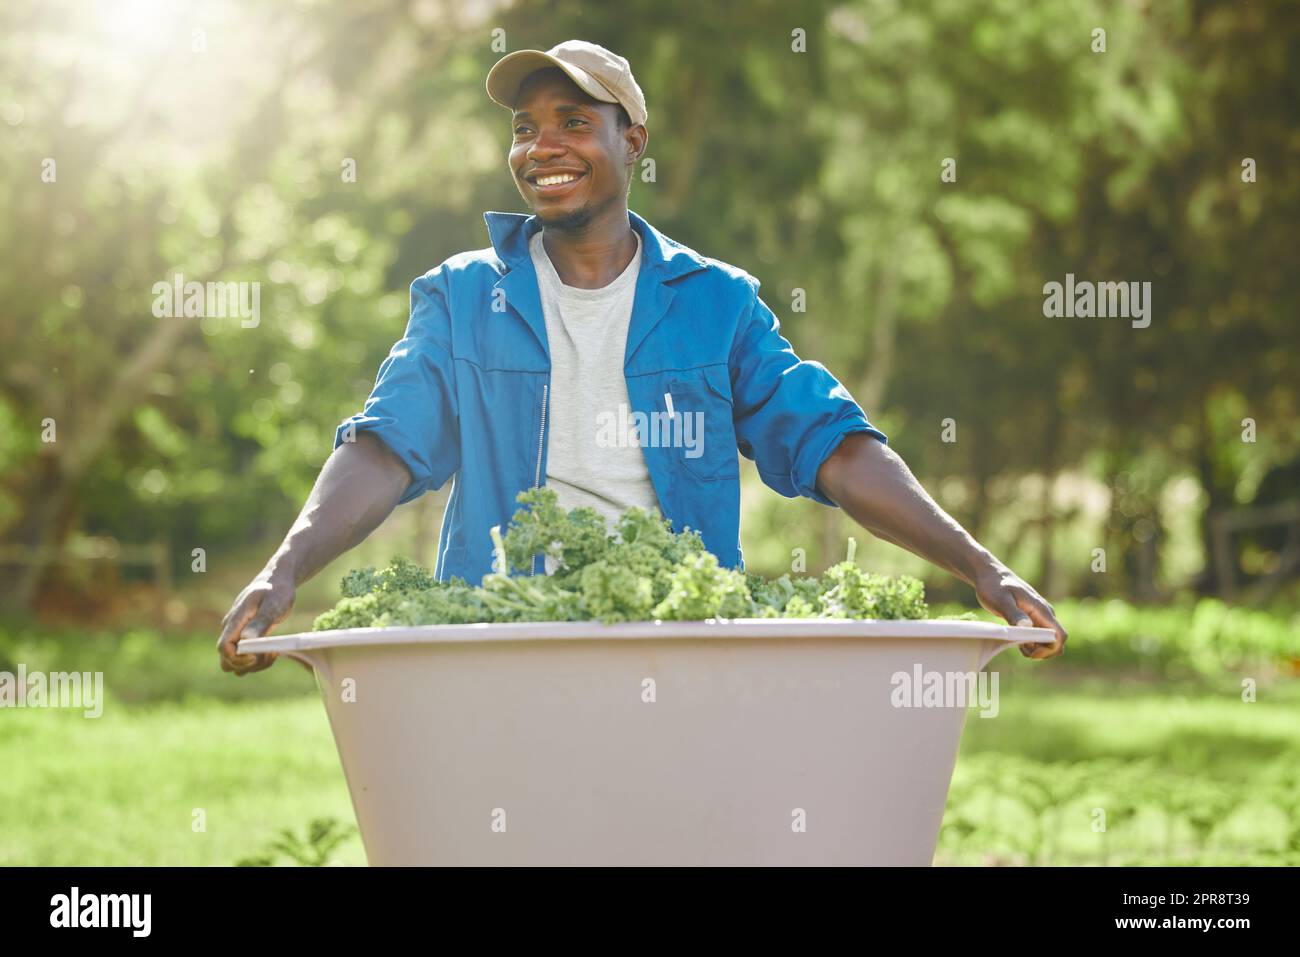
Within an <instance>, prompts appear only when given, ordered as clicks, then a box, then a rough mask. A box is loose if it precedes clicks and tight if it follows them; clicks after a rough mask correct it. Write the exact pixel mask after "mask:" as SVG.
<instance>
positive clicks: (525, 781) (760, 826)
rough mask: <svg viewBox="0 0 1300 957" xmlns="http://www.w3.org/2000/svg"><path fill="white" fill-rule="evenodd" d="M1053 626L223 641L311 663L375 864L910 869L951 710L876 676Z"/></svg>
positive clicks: (407, 634)
mask: <svg viewBox="0 0 1300 957" xmlns="http://www.w3.org/2000/svg"><path fill="white" fill-rule="evenodd" d="M1051 640H1052V633H1051V632H1050V631H1048V630H1046V629H1041V628H1011V627H1007V626H1002V625H995V624H989V623H983V622H970V621H832V620H762V619H754V620H733V621H721V622H665V623H659V624H656V623H635V624H624V625H602V624H599V623H591V624H586V623H583V624H572V623H545V624H496V625H455V626H433V627H420V628H384V629H374V628H363V629H353V630H348V631H332V632H326V631H322V632H313V633H308V634H301V635H285V636H277V637H270V638H257V639H250V640H246V641H242V642H240V644H239V650H240V651H241V652H257V651H275V652H280V653H282V654H285V655H288V656H290V657H297V658H300V659H303V660H305V661H307V662H308V663H310V664H311V665H312V666H313V667H314V668H315V669H316V675H317V684H318V685H319V687H320V690H321V694H322V697H323V699H324V701H325V709H326V711H327V713H328V714H329V720H330V726H331V727H332V728H333V731H334V739H335V742H336V743H337V745H338V750H339V757H340V759H341V760H342V763H343V772H344V775H345V776H346V778H347V782H348V788H349V790H350V791H351V794H352V803H353V807H354V808H355V810H356V815H357V822H358V824H359V827H360V831H361V837H362V840H363V841H364V843H365V849H366V856H367V858H368V859H369V861H370V863H371V864H372V865H414V864H441V865H503V864H509V865H595V864H612V865H631V864H641V865H724V864H727V865H778V864H787V865H849V864H854V865H856V864H896V865H927V864H929V863H930V861H931V859H932V858H933V856H934V848H935V843H936V841H937V839H938V833H939V825H940V822H941V820H942V817H943V809H944V804H945V802H946V800H947V793H948V784H949V781H950V780H951V777H952V770H953V765H954V763H955V761H956V756H957V746H958V744H959V742H960V740H961V732H962V726H963V723H964V720H965V716H966V709H964V708H961V707H952V706H947V707H911V708H908V707H896V706H895V701H896V696H894V695H893V694H892V692H893V691H894V690H895V688H894V683H893V680H894V679H893V676H894V675H895V673H898V672H903V673H906V674H908V675H915V673H916V669H917V667H918V666H919V667H920V668H921V669H922V671H923V672H943V673H958V672H976V671H979V670H980V669H982V668H983V667H984V665H985V664H986V663H987V662H988V661H989V660H990V659H991V658H992V657H993V656H994V655H996V654H998V652H1000V651H1002V650H1003V649H1005V648H1008V647H1010V646H1011V645H1014V644H1017V643H1020V642H1027V641H1051ZM650 698H653V700H649V699H650ZM801 825H802V826H801Z"/></svg>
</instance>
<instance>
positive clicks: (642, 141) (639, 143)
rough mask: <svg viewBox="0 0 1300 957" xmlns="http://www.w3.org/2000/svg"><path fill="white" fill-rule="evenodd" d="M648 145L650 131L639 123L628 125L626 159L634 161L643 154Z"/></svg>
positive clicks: (630, 161)
mask: <svg viewBox="0 0 1300 957" xmlns="http://www.w3.org/2000/svg"><path fill="white" fill-rule="evenodd" d="M649 145H650V131H649V130H647V129H646V128H645V126H644V125H643V124H641V123H638V124H637V125H636V126H633V127H630V128H629V129H628V131H627V161H628V162H629V163H635V162H636V161H637V160H639V159H640V158H641V157H642V156H644V155H645V151H646V147H647V146H649Z"/></svg>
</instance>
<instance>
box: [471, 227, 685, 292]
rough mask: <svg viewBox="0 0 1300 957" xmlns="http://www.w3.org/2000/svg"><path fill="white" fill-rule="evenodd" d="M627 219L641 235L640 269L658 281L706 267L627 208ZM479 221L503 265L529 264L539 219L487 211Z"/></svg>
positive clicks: (511, 266) (517, 265) (682, 247)
mask: <svg viewBox="0 0 1300 957" xmlns="http://www.w3.org/2000/svg"><path fill="white" fill-rule="evenodd" d="M627 218H628V221H629V223H630V224H631V226H632V228H633V229H635V230H636V231H637V232H638V233H640V234H641V268H642V269H643V270H645V269H648V270H652V271H654V272H658V273H662V277H661V281H664V282H666V281H668V280H669V279H676V278H677V277H678V276H684V275H685V274H686V273H689V272H694V271H695V270H697V269H706V268H708V264H707V263H706V262H705V261H704V259H703V257H701V256H700V254H699V253H697V252H695V251H694V250H692V249H687V248H686V247H685V246H681V245H679V244H677V243H675V242H673V240H671V239H669V238H668V237H667V236H665V235H664V234H663V233H661V232H659V230H657V229H655V228H654V227H653V226H651V225H650V224H649V223H648V222H646V221H645V220H644V219H642V218H641V217H640V216H638V215H637V214H636V213H634V212H632V210H630V209H629V210H628V211H627ZM483 220H484V222H486V223H487V229H488V238H489V239H491V240H492V248H493V249H495V250H496V254H497V255H498V256H499V257H500V258H501V261H502V262H503V263H505V264H506V266H507V267H509V268H511V269H514V268H518V267H519V266H520V265H521V264H522V263H531V257H530V256H529V255H528V241H529V240H530V239H532V238H533V233H535V232H537V230H539V229H541V228H542V221H541V220H540V219H538V218H537V216H536V215H532V216H525V215H524V214H523V213H495V212H487V213H484V214H483Z"/></svg>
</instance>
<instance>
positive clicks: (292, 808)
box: [0, 630, 1300, 865]
mask: <svg viewBox="0 0 1300 957" xmlns="http://www.w3.org/2000/svg"><path fill="white" fill-rule="evenodd" d="M18 661H22V662H23V663H25V664H26V665H27V667H28V669H29V670H65V669H74V668H75V669H77V670H102V671H104V673H105V684H106V691H107V694H108V701H107V703H106V705H105V708H104V714H103V716H102V717H100V718H98V719H94V720H88V719H86V718H84V717H82V716H81V714H80V712H73V711H57V710H45V709H41V710H35V709H33V710H21V709H14V710H10V711H7V712H4V713H0V767H4V768H5V773H4V774H3V775H0V865H14V864H34V865H73V864H81V865H124V864H149V865H154V864H168V865H214V864H215V865H228V864H234V863H237V862H239V861H241V860H243V859H246V858H249V857H256V856H262V855H265V854H267V853H268V852H269V850H270V849H271V848H272V847H273V845H274V844H275V843H276V842H277V839H279V838H281V836H282V834H281V832H282V831H283V830H285V829H288V830H290V831H292V832H294V833H295V834H302V833H307V832H308V830H309V828H310V826H311V822H313V821H317V820H320V819H326V820H328V819H334V820H337V821H339V822H343V823H345V824H348V825H351V824H352V823H353V817H352V809H351V802H350V800H349V797H348V793H347V788H346V785H345V783H344V780H343V775H342V772H341V770H340V767H339V762H338V756H337V752H336V751H335V748H334V742H333V739H332V737H331V735H330V731H329V726H328V722H327V720H326V717H325V714H324V709H323V708H322V706H321V703H320V701H319V698H318V697H317V695H316V692H315V688H314V684H313V682H312V679H311V677H310V676H309V675H308V674H307V673H306V672H305V671H304V670H303V669H301V668H299V667H298V666H296V665H293V664H291V663H289V662H281V663H279V664H277V665H276V666H275V667H274V668H272V669H271V670H270V671H268V672H265V673H262V674H259V675H254V676H250V677H246V678H243V679H235V678H232V677H230V676H228V675H225V674H222V673H221V672H220V671H218V670H217V668H216V660H215V652H214V651H213V639H212V637H211V636H209V635H199V636H195V637H193V638H183V639H182V638H163V637H160V636H159V635H157V634H156V633H154V632H149V631H136V632H131V633H128V634H127V635H125V636H122V637H119V638H115V639H114V640H109V636H107V635H87V634H81V633H73V632H69V633H63V634H54V635H51V634H47V633H43V632H40V631H34V630H29V631H21V630H20V631H13V630H10V631H8V632H3V631H0V670H6V669H7V670H13V669H14V667H15V664H16V662H18ZM995 665H996V666H997V667H998V668H999V669H1000V673H1001V688H1000V691H1001V696H1000V709H1001V711H1000V714H999V716H998V717H997V718H995V719H991V720H986V719H982V718H980V717H979V716H978V713H971V714H970V715H969V716H968V718H967V722H966V733H965V736H964V738H963V743H962V750H961V754H960V756H959V759H958V763H957V769H956V772H955V773H954V776H953V784H952V789H951V792H950V796H949V807H948V813H947V815H946V817H945V822H944V828H943V831H942V833H941V837H940V844H939V850H938V853H937V855H936V863H938V864H948V865H980V864H1010V865H1014V864H1057V863H1060V864H1083V865H1088V864H1103V863H1110V864H1154V863H1178V864H1279V863H1286V864H1297V863H1300V720H1297V719H1298V718H1300V683H1297V682H1295V681H1293V680H1288V679H1287V678H1285V677H1282V676H1280V675H1279V676H1275V677H1273V678H1271V679H1264V678H1261V680H1260V683H1259V688H1258V691H1257V695H1258V700H1257V701H1255V702H1254V703H1249V704H1248V703H1245V702H1243V701H1242V700H1241V689H1240V684H1239V681H1238V680H1237V679H1235V678H1232V677H1228V676H1222V677H1219V678H1215V679H1210V678H1197V679H1186V680H1180V681H1170V680H1168V679H1163V678H1162V679H1154V678H1151V677H1146V678H1143V677H1141V676H1140V674H1141V673H1140V672H1138V671H1136V670H1134V669H1128V670H1124V669H1115V668H1105V669H1103V668H1100V667H1096V666H1090V667H1091V670H1083V669H1081V668H1078V667H1071V666H1069V665H1068V664H1066V662H1065V661H1058V662H1051V663H1047V664H1043V663H1031V662H1026V661H1023V660H1020V659H1019V658H1018V657H1016V656H1014V655H1013V654H1012V653H1008V654H1005V655H1003V656H1002V657H1000V658H998V659H995ZM1098 809H1100V812H1101V813H1104V815H1105V826H1106V827H1105V830H1104V831H1101V830H1097V829H1095V828H1096V826H1097V822H1098V821H1099V817H1098V814H1099V811H1098ZM196 810H201V812H202V816H203V825H204V826H203V829H202V830H197V829H196V826H195V820H196V818H195V812H196ZM281 843H283V842H282V841H281ZM329 859H330V861H331V862H332V863H339V864H350V865H359V864H364V863H365V861H364V855H363V852H362V848H361V842H360V840H359V839H358V838H357V837H356V835H355V833H353V834H352V835H351V836H349V837H348V839H346V840H344V841H343V842H342V843H341V844H339V845H338V847H337V849H335V850H334V851H333V852H331V853H330V855H329ZM279 860H280V861H281V862H287V861H286V859H285V858H284V856H283V855H281V856H280V857H279Z"/></svg>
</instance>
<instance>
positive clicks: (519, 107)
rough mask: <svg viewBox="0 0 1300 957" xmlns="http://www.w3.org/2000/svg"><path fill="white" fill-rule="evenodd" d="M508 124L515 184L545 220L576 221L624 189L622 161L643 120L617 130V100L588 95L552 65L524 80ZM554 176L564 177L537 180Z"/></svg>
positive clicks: (576, 224) (632, 151)
mask: <svg viewBox="0 0 1300 957" xmlns="http://www.w3.org/2000/svg"><path fill="white" fill-rule="evenodd" d="M512 123H513V125H514V144H513V145H512V146H511V148H510V169H511V172H512V174H513V175H514V178H515V186H516V187H518V189H519V193H520V195H521V196H523V198H524V202H525V203H527V204H528V207H529V208H530V209H532V211H533V212H534V213H536V214H537V216H538V218H539V219H541V220H542V222H543V223H544V224H545V225H546V226H550V227H558V228H561V229H576V228H580V227H582V226H584V225H586V224H587V223H588V222H590V221H591V220H592V219H593V218H594V217H595V216H596V215H597V214H598V213H600V212H601V211H603V210H605V209H608V208H609V206H610V205H611V204H614V203H617V202H619V201H621V200H623V199H624V198H625V197H626V196H627V185H628V181H627V164H628V163H629V162H630V161H631V160H632V159H634V158H635V156H636V155H638V154H639V152H640V150H641V149H642V148H643V145H642V144H641V143H640V138H641V137H642V136H643V135H644V131H645V127H643V126H637V127H634V128H633V130H632V131H629V130H628V129H627V128H623V129H620V128H619V126H618V107H617V106H616V105H614V104H612V103H601V102H599V101H598V100H594V99H592V98H591V97H590V96H588V95H587V94H586V93H584V92H583V91H582V90H581V89H580V88H579V87H578V85H577V84H576V83H574V82H573V81H572V80H571V79H569V77H568V76H566V75H565V73H564V71H562V70H560V69H559V68H558V67H557V68H553V69H547V70H538V71H537V72H536V73H534V74H532V75H531V76H530V77H528V79H527V80H525V81H524V85H523V87H522V88H521V89H520V91H519V98H518V99H517V100H516V102H515V109H514V116H513V119H512ZM556 176H558V177H562V178H564V179H568V181H567V182H558V183H554V184H551V185H543V184H541V183H539V182H538V180H539V179H548V178H549V177H556ZM570 177H573V178H572V179H570Z"/></svg>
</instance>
